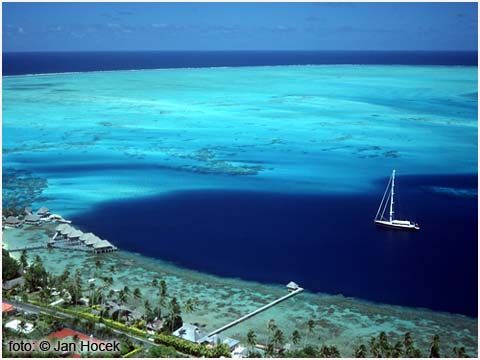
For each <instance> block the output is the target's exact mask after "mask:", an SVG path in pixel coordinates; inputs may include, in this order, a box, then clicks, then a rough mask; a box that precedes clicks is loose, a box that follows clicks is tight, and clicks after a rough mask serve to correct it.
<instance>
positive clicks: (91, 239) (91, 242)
mask: <svg viewBox="0 0 480 360" xmlns="http://www.w3.org/2000/svg"><path fill="white" fill-rule="evenodd" d="M99 241H102V240H101V239H100V238H99V237H98V236H95V235H93V236H90V237H89V239H87V240H85V245H87V246H91V247H92V248H93V245H95V244H96V243H97V242H99Z"/></svg>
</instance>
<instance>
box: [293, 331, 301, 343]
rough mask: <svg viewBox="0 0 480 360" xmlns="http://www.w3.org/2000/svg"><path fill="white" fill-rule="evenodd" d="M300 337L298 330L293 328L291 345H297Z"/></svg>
mask: <svg viewBox="0 0 480 360" xmlns="http://www.w3.org/2000/svg"><path fill="white" fill-rule="evenodd" d="M300 339H301V336H300V332H299V331H298V330H293V332H292V343H293V345H295V346H296V345H298V344H299V343H300Z"/></svg>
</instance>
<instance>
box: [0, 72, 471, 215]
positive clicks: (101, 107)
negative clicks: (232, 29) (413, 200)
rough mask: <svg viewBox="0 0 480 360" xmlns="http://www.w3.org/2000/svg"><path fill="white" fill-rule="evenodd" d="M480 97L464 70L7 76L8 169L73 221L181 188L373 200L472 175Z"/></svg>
mask: <svg viewBox="0 0 480 360" xmlns="http://www.w3.org/2000/svg"><path fill="white" fill-rule="evenodd" d="M476 86H477V69H476V68H475V67H461V66H448V67H442V66H432V67H428V66H353V65H352V66H350V65H342V66H278V67H251V68H212V69H174V70H145V71H118V72H95V73H73V74H57V75H42V76H38V75H37V76H13V77H4V79H3V134H4V135H3V151H4V155H3V168H4V169H6V168H12V169H15V170H27V171H29V172H31V173H32V174H34V175H35V176H38V177H40V178H46V179H47V180H48V187H47V188H45V189H44V191H43V194H42V195H43V197H44V198H45V199H42V200H41V201H39V202H37V203H36V204H35V205H40V203H41V204H44V205H46V206H49V207H51V208H52V209H55V211H58V212H60V213H62V214H63V215H64V216H68V215H70V214H73V213H76V212H80V211H83V210H87V209H89V208H91V207H92V206H93V205H94V204H96V203H100V202H103V201H107V200H111V199H119V198H130V197H137V196H145V195H154V194H159V193H164V192H169V191H172V190H192V189H193V190H197V189H237V190H250V189H255V190H269V191H281V192H307V193H312V192H313V193H331V192H366V191H369V190H372V189H373V185H372V184H373V180H375V179H379V178H383V177H385V176H388V174H389V173H390V172H391V170H392V168H393V167H396V168H397V169H398V170H399V172H400V174H401V175H406V174H415V175H423V174H465V173H474V174H476V171H477V88H476ZM6 173H7V174H8V172H6ZM100 188H101V191H99V189H100ZM4 197H5V193H4Z"/></svg>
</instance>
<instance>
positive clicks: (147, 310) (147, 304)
mask: <svg viewBox="0 0 480 360" xmlns="http://www.w3.org/2000/svg"><path fill="white" fill-rule="evenodd" d="M143 308H144V309H145V314H149V313H150V312H151V311H152V307H151V306H150V301H148V299H145V301H144V302H143Z"/></svg>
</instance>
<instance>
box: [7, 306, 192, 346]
mask: <svg viewBox="0 0 480 360" xmlns="http://www.w3.org/2000/svg"><path fill="white" fill-rule="evenodd" d="M2 301H3V302H4V303H6V304H10V305H12V306H13V307H15V308H17V309H21V310H23V311H27V312H31V313H35V314H38V313H39V312H40V311H42V312H45V313H47V314H50V315H55V316H58V317H62V318H64V319H74V318H75V316H74V315H70V314H65V313H62V312H60V311H56V310H53V309H49V308H44V307H41V306H37V305H32V304H25V303H22V302H19V301H15V300H2ZM109 329H110V330H112V331H113V333H115V334H117V335H125V336H127V337H129V338H130V339H131V340H135V341H138V342H140V343H142V344H143V345H145V346H146V347H150V346H156V345H157V344H155V342H153V341H149V340H146V339H144V338H141V337H138V336H135V335H132V334H129V333H126V332H123V331H120V330H117V329H112V328H110V327H109ZM182 355H183V354H182Z"/></svg>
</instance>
